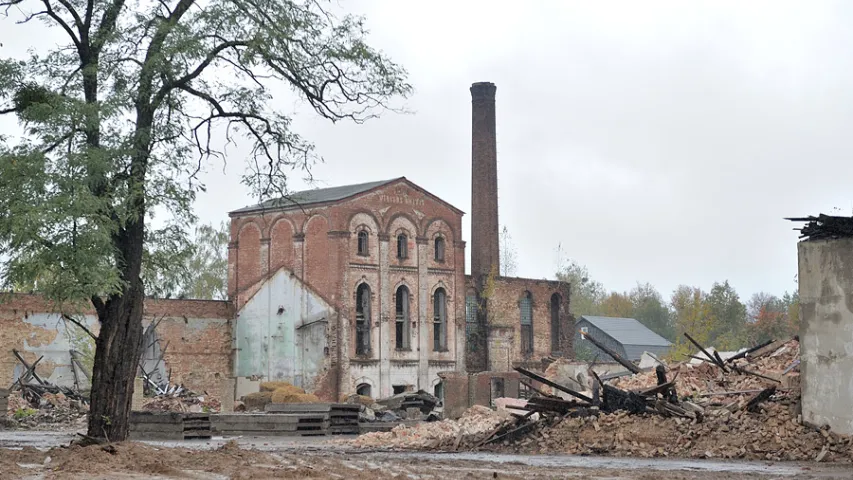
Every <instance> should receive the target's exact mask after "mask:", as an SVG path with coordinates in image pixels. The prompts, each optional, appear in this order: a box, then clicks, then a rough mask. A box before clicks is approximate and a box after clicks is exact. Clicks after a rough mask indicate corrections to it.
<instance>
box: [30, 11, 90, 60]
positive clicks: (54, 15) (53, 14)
mask: <svg viewBox="0 0 853 480" xmlns="http://www.w3.org/2000/svg"><path fill="white" fill-rule="evenodd" d="M60 1H62V0H60ZM42 3H44V7H45V8H46V10H45V11H44V12H41V13H46V14H47V15H48V16H49V17H50V18H52V19H53V20H54V21H55V22H56V23H58V24H59V26H60V27H62V29H63V30H65V33H67V34H68V36H69V37H71V41H73V42H74V46H75V47H77V50H78V51H80V49H81V48H83V44H82V43H80V39H79V38H77V35H76V34H75V33H74V30H72V29H71V27H70V26H69V25H68V23H66V22H65V20H63V19H62V17H60V16H59V14H57V13H56V11H54V10H53V7H51V6H50V0H42ZM72 10H73V9H72ZM35 15H38V13H34V14H33V16H35ZM74 16H75V17H76V16H77V14H76V13H74ZM77 18H79V17H77Z"/></svg>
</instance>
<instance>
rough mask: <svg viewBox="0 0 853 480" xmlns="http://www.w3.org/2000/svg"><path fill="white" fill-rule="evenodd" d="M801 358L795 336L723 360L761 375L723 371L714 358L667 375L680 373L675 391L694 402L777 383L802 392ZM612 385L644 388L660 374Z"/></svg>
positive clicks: (675, 367) (681, 365) (674, 368)
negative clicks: (746, 353)
mask: <svg viewBox="0 0 853 480" xmlns="http://www.w3.org/2000/svg"><path fill="white" fill-rule="evenodd" d="M709 353H710V352H709ZM711 355H712V356H713V353H711ZM696 357H697V358H704V357H705V355H704V354H702V353H700V354H699V355H696ZM799 357H800V343H799V342H798V341H797V340H796V339H792V340H789V341H787V342H773V343H770V344H768V345H766V346H765V347H763V348H762V349H759V350H756V351H755V352H753V354H752V355H751V356H750V357H749V358H746V359H741V358H735V359H734V360H731V361H725V362H724V364H727V365H734V366H735V367H737V368H747V369H748V371H753V372H755V373H758V374H760V375H761V376H756V375H750V374H745V375H731V374H727V373H729V372H724V371H722V369H720V368H719V366H718V365H716V364H715V363H713V362H711V361H701V360H696V359H694V360H693V361H691V362H681V363H678V364H675V365H672V366H671V367H669V368H668V369H667V374H671V375H673V376H674V375H677V377H676V378H675V390H676V391H677V392H678V395H679V396H687V397H693V398H694V401H695V400H698V399H701V398H706V397H709V396H711V397H712V396H714V395H715V394H720V393H726V392H746V393H744V394H742V395H747V394H750V393H753V394H754V393H758V392H757V390H761V389H764V388H767V387H768V386H771V385H777V386H778V388H779V389H780V390H784V389H788V388H790V389H793V390H794V391H799V372H798V371H797V370H796V368H795V367H796V366H797V365H798V364H799ZM732 358H733V357H732ZM792 367H793V368H792ZM735 373H736V372H735ZM611 384H612V385H613V386H615V387H618V388H622V389H625V390H636V389H645V388H650V387H654V386H655V385H657V376H656V374H655V372H654V370H652V371H649V372H641V373H639V374H636V375H633V376H626V377H620V378H617V379H614V380H613V381H612V382H611ZM729 394H730V395H731V393H729Z"/></svg>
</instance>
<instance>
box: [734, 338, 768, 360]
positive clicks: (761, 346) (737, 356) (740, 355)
mask: <svg viewBox="0 0 853 480" xmlns="http://www.w3.org/2000/svg"><path fill="white" fill-rule="evenodd" d="M771 343H773V340H767V341H766V342H764V343H761V344H758V345H756V346H754V347H752V348H750V349H748V350H744V351H742V352H740V353H738V354H735V355H733V356H731V357H729V358H727V359H726V362H727V363H732V362H734V361H735V360H737V359H740V358H745V357H746V356H747V355H749V354H750V353H752V352H754V351H756V350H760V349H762V348H764V347H766V346H767V345H770V344H771Z"/></svg>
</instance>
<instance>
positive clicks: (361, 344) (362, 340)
mask: <svg viewBox="0 0 853 480" xmlns="http://www.w3.org/2000/svg"><path fill="white" fill-rule="evenodd" d="M371 296H372V292H371V289H370V285H368V284H367V283H361V284H359V285H358V287H356V289H355V302H356V303H355V354H356V355H370V354H371V352H372V345H371V338H370V337H371V334H372V331H371V330H372V328H371V326H372V325H371V322H372V315H371V311H370V310H371V308H370V307H371V305H370V304H371V300H372V299H371Z"/></svg>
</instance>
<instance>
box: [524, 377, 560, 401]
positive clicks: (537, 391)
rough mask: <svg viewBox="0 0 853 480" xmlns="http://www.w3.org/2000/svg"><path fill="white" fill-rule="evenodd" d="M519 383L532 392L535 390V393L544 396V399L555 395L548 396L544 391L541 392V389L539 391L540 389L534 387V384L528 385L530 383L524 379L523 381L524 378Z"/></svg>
mask: <svg viewBox="0 0 853 480" xmlns="http://www.w3.org/2000/svg"><path fill="white" fill-rule="evenodd" d="M518 383H520V384H522V385H524V386H525V387H527V388H529V389H530V390H533V391H534V392H536V393H538V394H539V395H542V396H543V397H553V395H549V394H547V393H545V392H543V391H542V390H540V389H538V388H536V387H534V386H533V385H532V384H530V383H528V382H526V381H524V379H523V378H522V379H519V380H518Z"/></svg>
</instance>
